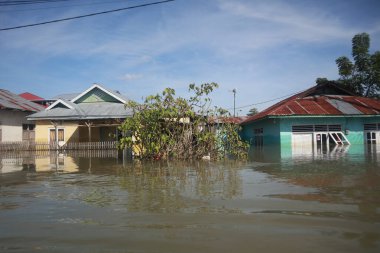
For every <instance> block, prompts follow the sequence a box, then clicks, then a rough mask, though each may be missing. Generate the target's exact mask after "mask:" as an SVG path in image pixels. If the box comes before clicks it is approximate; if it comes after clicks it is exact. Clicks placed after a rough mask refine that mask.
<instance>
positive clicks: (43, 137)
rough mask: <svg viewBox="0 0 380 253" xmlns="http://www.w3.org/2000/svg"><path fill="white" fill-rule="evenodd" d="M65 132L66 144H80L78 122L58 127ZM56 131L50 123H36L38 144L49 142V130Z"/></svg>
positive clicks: (66, 123)
mask: <svg viewBox="0 0 380 253" xmlns="http://www.w3.org/2000/svg"><path fill="white" fill-rule="evenodd" d="M58 128H62V129H64V131H65V142H78V141H79V131H78V124H77V122H63V123H62V124H60V125H59V126H58ZM50 129H54V125H53V124H51V122H50V121H47V120H46V121H37V122H36V142H45V143H47V142H49V130H50Z"/></svg>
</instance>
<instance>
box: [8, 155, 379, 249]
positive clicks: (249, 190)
mask: <svg viewBox="0 0 380 253" xmlns="http://www.w3.org/2000/svg"><path fill="white" fill-rule="evenodd" d="M353 150H356V149H353ZM356 151H357V150H356ZM356 151H355V152H352V153H350V152H349V151H348V152H346V151H345V152H344V153H339V154H338V155H337V154H334V155H330V154H326V155H320V154H319V155H316V156H309V157H299V156H298V157H296V158H295V157H293V158H292V157H289V158H280V159H273V160H272V161H270V160H268V159H262V160H260V159H256V158H257V156H255V157H256V158H255V160H256V161H250V162H247V163H243V162H240V163H239V162H232V161H228V162H224V163H223V162H222V163H214V162H194V163H179V162H168V163H139V162H130V161H129V162H128V161H124V162H123V160H122V159H120V158H117V155H115V154H113V153H112V152H108V153H107V152H105V153H102V152H95V153H92V154H88V153H86V152H81V153H76V154H75V153H71V154H63V155H62V154H60V155H57V154H55V153H52V154H49V153H43V154H31V153H27V154H0V159H1V164H2V165H1V167H0V168H1V169H0V252H176V253H177V252H380V153H376V150H375V151H373V150H372V151H371V152H370V153H369V152H367V151H363V152H364V153H363V152H356ZM90 155H92V156H103V158H100V157H99V158H96V157H91V158H90V157H89V156H90ZM267 156H268V155H267ZM257 161H260V162H257Z"/></svg>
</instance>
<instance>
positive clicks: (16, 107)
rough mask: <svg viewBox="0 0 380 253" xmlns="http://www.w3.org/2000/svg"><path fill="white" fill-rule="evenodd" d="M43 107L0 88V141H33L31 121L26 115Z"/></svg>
mask: <svg viewBox="0 0 380 253" xmlns="http://www.w3.org/2000/svg"><path fill="white" fill-rule="evenodd" d="M44 109H45V108H44V107H43V106H41V105H38V104H35V103H33V102H30V101H28V100H26V99H24V98H22V97H20V96H18V95H16V94H14V93H12V92H10V91H7V90H3V89H0V142H20V141H34V133H35V132H34V131H35V130H34V128H35V125H34V123H33V122H28V121H27V119H26V116H28V115H29V114H32V113H35V112H39V111H42V110H44Z"/></svg>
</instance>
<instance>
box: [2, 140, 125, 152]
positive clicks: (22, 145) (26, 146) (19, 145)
mask: <svg viewBox="0 0 380 253" xmlns="http://www.w3.org/2000/svg"><path fill="white" fill-rule="evenodd" d="M117 144H118V143H117V141H100V142H69V143H65V144H64V145H62V146H60V145H57V144H56V143H54V142H53V143H52V142H51V143H46V142H30V141H19V142H0V152H1V151H8V152H9V151H43V150H109V149H117Z"/></svg>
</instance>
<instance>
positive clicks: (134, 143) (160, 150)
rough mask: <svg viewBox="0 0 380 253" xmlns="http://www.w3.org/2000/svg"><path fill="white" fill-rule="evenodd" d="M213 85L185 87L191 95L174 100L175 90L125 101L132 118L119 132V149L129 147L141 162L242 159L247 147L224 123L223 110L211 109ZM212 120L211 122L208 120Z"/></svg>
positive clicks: (232, 129) (231, 126)
mask: <svg viewBox="0 0 380 253" xmlns="http://www.w3.org/2000/svg"><path fill="white" fill-rule="evenodd" d="M217 87H218V85H217V84H216V83H206V84H202V85H200V86H196V85H195V84H190V85H189V92H190V93H191V94H192V96H191V97H190V98H188V99H185V98H181V97H176V96H175V90H174V89H171V88H166V89H165V90H164V91H163V92H162V93H160V94H157V95H152V96H148V97H147V98H146V99H145V101H144V103H142V104H138V103H136V102H133V101H129V102H128V103H127V104H126V107H127V108H130V109H132V110H133V112H134V113H133V117H130V118H127V119H126V120H125V121H124V123H123V124H122V125H121V126H120V127H119V129H120V130H121V131H122V132H124V133H126V134H125V136H124V137H123V138H122V139H121V140H120V143H119V148H121V149H122V148H131V149H132V150H133V151H134V153H135V154H137V155H138V156H140V158H142V159H157V160H158V159H169V158H177V159H192V158H202V157H203V156H210V157H211V158H212V159H217V158H221V157H222V156H225V155H226V154H232V155H234V156H235V157H244V156H246V154H247V152H246V151H247V147H248V146H247V144H246V143H245V142H243V141H242V140H241V139H240V136H239V135H238V130H239V129H238V128H239V126H238V125H236V124H233V123H230V122H228V120H226V119H227V118H228V116H230V115H228V114H227V111H226V110H223V109H221V108H211V99H210V97H209V94H210V93H211V92H212V91H213V90H214V89H215V88H217ZM210 119H212V120H210Z"/></svg>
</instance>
